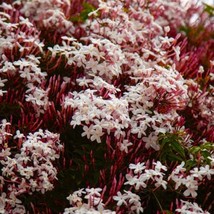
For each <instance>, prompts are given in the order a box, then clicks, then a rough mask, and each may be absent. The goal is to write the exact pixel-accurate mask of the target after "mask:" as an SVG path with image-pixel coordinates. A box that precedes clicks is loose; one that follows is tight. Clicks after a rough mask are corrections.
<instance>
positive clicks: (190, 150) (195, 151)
mask: <svg viewBox="0 0 214 214" xmlns="http://www.w3.org/2000/svg"><path fill="white" fill-rule="evenodd" d="M200 150H201V148H200V147H199V146H193V147H191V148H190V149H189V152H190V153H191V154H197V153H198V152H199V151H200Z"/></svg>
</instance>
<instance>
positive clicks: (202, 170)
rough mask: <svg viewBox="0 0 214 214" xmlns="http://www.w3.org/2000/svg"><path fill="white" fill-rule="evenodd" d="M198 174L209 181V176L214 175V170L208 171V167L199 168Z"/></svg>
mask: <svg viewBox="0 0 214 214" xmlns="http://www.w3.org/2000/svg"><path fill="white" fill-rule="evenodd" d="M200 173H201V175H203V176H207V178H208V179H209V180H211V176H212V175H214V169H210V166H209V165H206V166H205V167H203V166H201V167H200Z"/></svg>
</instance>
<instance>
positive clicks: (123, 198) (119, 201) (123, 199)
mask: <svg viewBox="0 0 214 214" xmlns="http://www.w3.org/2000/svg"><path fill="white" fill-rule="evenodd" d="M113 199H114V200H115V201H117V206H119V207H120V206H122V205H123V204H125V205H127V202H126V196H125V195H122V194H121V192H117V196H113Z"/></svg>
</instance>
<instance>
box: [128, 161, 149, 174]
mask: <svg viewBox="0 0 214 214" xmlns="http://www.w3.org/2000/svg"><path fill="white" fill-rule="evenodd" d="M145 168H146V167H145V163H137V164H132V163H131V164H129V169H132V170H134V173H135V174H138V173H142V171H143V170H144V169H145Z"/></svg>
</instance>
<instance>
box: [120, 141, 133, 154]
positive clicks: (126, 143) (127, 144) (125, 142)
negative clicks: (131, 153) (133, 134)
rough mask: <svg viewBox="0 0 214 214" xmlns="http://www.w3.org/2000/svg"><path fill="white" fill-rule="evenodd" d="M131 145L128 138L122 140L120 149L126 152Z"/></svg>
mask: <svg viewBox="0 0 214 214" xmlns="http://www.w3.org/2000/svg"><path fill="white" fill-rule="evenodd" d="M131 145H133V144H132V143H131V142H129V141H128V140H123V142H122V143H121V144H120V150H121V151H124V152H126V153H128V147H129V146H131Z"/></svg>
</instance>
